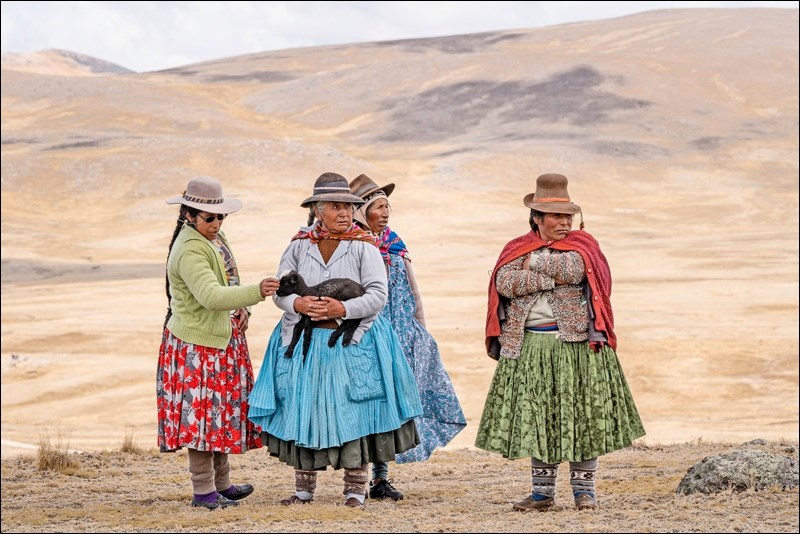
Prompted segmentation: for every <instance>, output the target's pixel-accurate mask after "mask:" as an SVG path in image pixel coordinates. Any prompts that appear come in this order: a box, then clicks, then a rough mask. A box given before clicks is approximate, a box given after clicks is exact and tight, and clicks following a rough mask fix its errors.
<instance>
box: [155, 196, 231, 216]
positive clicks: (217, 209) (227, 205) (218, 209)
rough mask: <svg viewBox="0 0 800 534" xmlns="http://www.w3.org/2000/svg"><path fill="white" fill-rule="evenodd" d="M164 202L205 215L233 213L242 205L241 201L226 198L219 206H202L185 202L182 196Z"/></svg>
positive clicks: (200, 203)
mask: <svg viewBox="0 0 800 534" xmlns="http://www.w3.org/2000/svg"><path fill="white" fill-rule="evenodd" d="M164 202H166V203H167V204H183V205H184V206H189V207H190V208H195V209H198V210H200V211H205V212H206V213H221V214H223V215H227V214H228V213H235V212H237V211H239V210H240V209H242V205H243V204H242V201H241V200H239V199H237V198H226V199H225V200H223V201H222V202H221V203H219V204H204V203H202V202H192V201H191V200H186V199H184V198H183V195H178V196H177V197H172V198H169V199H167V200H165V201H164Z"/></svg>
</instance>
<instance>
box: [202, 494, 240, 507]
mask: <svg viewBox="0 0 800 534" xmlns="http://www.w3.org/2000/svg"><path fill="white" fill-rule="evenodd" d="M192 506H198V507H201V508H208V509H209V510H216V509H217V508H226V507H228V506H239V503H238V502H236V501H232V500H230V499H228V498H227V497H225V496H224V495H217V500H216V501H215V502H205V501H199V500H197V499H192Z"/></svg>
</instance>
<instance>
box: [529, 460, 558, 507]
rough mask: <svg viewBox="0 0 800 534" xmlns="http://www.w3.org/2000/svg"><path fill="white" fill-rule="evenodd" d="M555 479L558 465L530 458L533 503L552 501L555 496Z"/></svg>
mask: <svg viewBox="0 0 800 534" xmlns="http://www.w3.org/2000/svg"><path fill="white" fill-rule="evenodd" d="M556 477H558V464H547V463H544V462H541V461H539V460H537V459H536V458H531V486H532V487H533V493H532V494H531V498H532V499H533V500H534V501H543V500H545V499H552V498H554V497H555V495H556Z"/></svg>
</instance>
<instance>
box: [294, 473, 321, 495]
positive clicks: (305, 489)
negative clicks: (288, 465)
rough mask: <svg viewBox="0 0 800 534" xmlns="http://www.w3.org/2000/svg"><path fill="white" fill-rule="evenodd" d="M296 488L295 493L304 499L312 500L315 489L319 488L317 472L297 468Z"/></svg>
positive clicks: (295, 476)
mask: <svg viewBox="0 0 800 534" xmlns="http://www.w3.org/2000/svg"><path fill="white" fill-rule="evenodd" d="M294 488H295V495H297V496H298V497H300V498H301V499H303V500H304V501H310V500H311V499H313V498H314V491H315V490H316V489H317V472H316V471H306V470H303V469H295V470H294Z"/></svg>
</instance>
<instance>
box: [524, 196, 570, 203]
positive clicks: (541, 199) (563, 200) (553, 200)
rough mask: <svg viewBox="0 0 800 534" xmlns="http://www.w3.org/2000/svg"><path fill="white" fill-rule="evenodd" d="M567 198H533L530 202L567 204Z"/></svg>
mask: <svg viewBox="0 0 800 534" xmlns="http://www.w3.org/2000/svg"><path fill="white" fill-rule="evenodd" d="M569 201H570V200H569V199H568V198H560V197H553V198H536V196H534V197H533V198H532V199H531V202H569Z"/></svg>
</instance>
